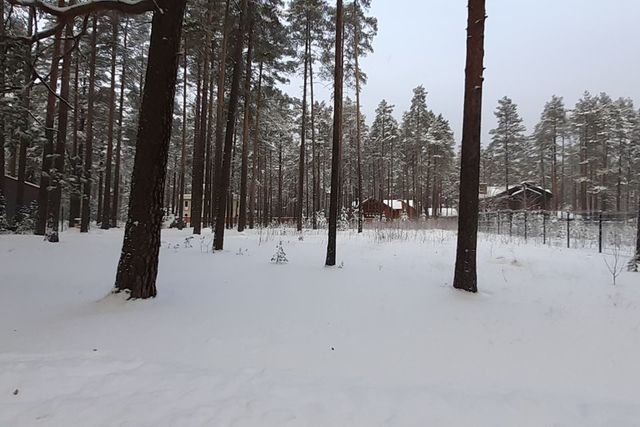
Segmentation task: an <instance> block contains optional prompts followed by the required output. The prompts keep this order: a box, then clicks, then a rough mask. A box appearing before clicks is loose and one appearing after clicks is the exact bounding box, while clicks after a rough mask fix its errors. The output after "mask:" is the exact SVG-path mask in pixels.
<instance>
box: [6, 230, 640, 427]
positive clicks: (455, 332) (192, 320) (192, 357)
mask: <svg viewBox="0 0 640 427" xmlns="http://www.w3.org/2000/svg"><path fill="white" fill-rule="evenodd" d="M277 233H280V231H278V232H276V231H269V232H266V231H265V232H262V233H259V232H257V231H256V232H248V233H246V234H238V233H236V232H230V233H229V234H228V237H227V240H226V245H227V250H226V251H224V252H223V253H216V254H211V253H206V251H204V250H203V249H206V246H208V240H209V236H210V234H208V233H207V234H206V236H207V237H206V239H207V241H206V242H204V243H205V244H204V245H201V242H200V240H199V239H194V240H193V241H192V242H191V246H192V247H185V246H188V245H185V238H186V237H187V236H189V232H188V230H184V231H176V230H170V231H166V232H164V234H163V249H162V252H161V262H160V275H159V278H158V297H157V298H156V299H155V300H150V301H138V302H125V301H124V300H123V299H122V298H121V297H119V296H114V295H108V294H109V290H110V288H111V286H112V284H113V278H114V275H115V267H116V263H117V260H118V256H119V250H120V245H121V241H122V232H121V231H118V230H115V231H109V232H101V231H95V232H93V233H92V234H90V235H88V236H81V235H80V234H79V233H76V232H73V231H72V232H66V233H64V234H63V235H62V242H61V243H60V244H58V245H52V244H48V243H44V242H42V241H41V239H40V238H38V237H32V236H0V325H1V327H0V426H2V427H5V426H7V427H14V426H19V427H22V426H64V427H68V426H82V427H86V426H136V427H137V426H149V427H157V426H321V427H326V426H331V427H333V426H458V425H460V426H463V425H464V426H469V425H473V426H536V427H537V426H637V425H639V423H640V393H638V391H639V390H640V275H638V274H635V275H633V274H631V273H623V274H622V276H621V277H619V278H618V284H617V286H615V287H614V286H613V284H612V278H611V274H610V273H609V272H608V270H607V267H606V266H605V263H604V262H603V259H602V256H601V255H598V254H597V253H594V252H593V251H590V250H589V251H582V250H566V249H559V248H548V247H541V246H537V245H530V246H527V245H515V246H513V247H509V246H507V245H505V244H504V243H502V242H500V241H499V239H497V238H491V237H487V238H486V239H485V240H484V241H483V242H482V245H481V248H480V251H479V260H480V266H479V269H480V272H479V273H480V288H481V291H482V292H481V293H479V294H477V295H470V294H466V293H463V292H459V291H455V290H454V289H452V288H451V286H450V283H451V278H452V277H451V276H452V271H453V260H454V249H455V239H454V235H453V234H451V233H449V232H444V231H420V232H407V233H399V232H397V231H396V232H392V231H389V232H388V234H385V235H383V234H382V233H381V232H375V231H369V232H367V233H365V234H364V235H362V236H357V235H356V234H353V233H351V232H349V233H343V234H342V235H341V237H340V239H339V246H338V250H339V253H338V258H339V261H338V262H339V263H340V262H343V264H342V265H341V267H340V268H338V267H336V268H334V269H326V268H324V267H323V264H324V256H325V247H326V237H325V235H324V232H322V233H321V234H315V233H312V232H307V233H306V234H305V237H304V240H302V241H301V240H299V239H298V237H297V235H296V234H295V233H294V232H293V231H292V230H286V231H285V232H284V235H277ZM279 240H282V242H283V246H284V249H285V251H286V254H287V258H288V260H289V263H288V264H286V265H275V264H272V263H271V262H270V260H271V257H272V256H273V254H274V252H275V246H276V244H277V243H278V241H279ZM201 246H202V247H201Z"/></svg>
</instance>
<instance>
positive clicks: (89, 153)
mask: <svg viewBox="0 0 640 427" xmlns="http://www.w3.org/2000/svg"><path fill="white" fill-rule="evenodd" d="M97 23H98V18H97V16H95V15H94V17H93V23H92V27H93V32H92V34H91V59H90V60H89V95H88V106H87V132H86V139H85V146H84V176H83V181H84V182H83V195H82V216H81V221H80V232H81V233H86V232H88V231H89V223H90V221H91V186H92V184H93V182H92V178H91V173H92V170H91V169H92V167H93V117H94V115H95V111H94V109H95V97H96V95H95V94H96V51H97Z"/></svg>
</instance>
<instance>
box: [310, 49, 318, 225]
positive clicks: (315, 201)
mask: <svg viewBox="0 0 640 427" xmlns="http://www.w3.org/2000/svg"><path fill="white" fill-rule="evenodd" d="M309 95H310V96H311V108H310V110H311V123H310V124H311V167H312V168H313V178H312V179H313V186H312V187H313V188H312V193H313V197H312V198H313V214H312V218H313V223H312V227H313V229H314V230H317V229H318V212H319V211H320V159H319V157H318V147H317V146H316V114H315V110H316V109H315V100H314V91H313V55H312V52H311V45H309Z"/></svg>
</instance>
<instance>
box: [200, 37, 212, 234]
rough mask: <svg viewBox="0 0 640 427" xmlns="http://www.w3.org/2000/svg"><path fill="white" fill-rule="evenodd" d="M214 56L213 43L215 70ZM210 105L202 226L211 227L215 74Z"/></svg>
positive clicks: (210, 85) (210, 92) (210, 91)
mask: <svg viewBox="0 0 640 427" xmlns="http://www.w3.org/2000/svg"><path fill="white" fill-rule="evenodd" d="M213 56H214V48H213V42H211V65H210V68H211V70H213V68H214V65H213ZM209 79H210V83H209V105H208V106H207V110H208V111H207V126H206V133H207V135H206V141H207V143H206V149H205V168H204V209H203V215H202V226H203V227H209V226H210V225H211V223H212V222H213V212H212V210H211V206H212V202H211V200H212V198H213V194H212V193H213V191H212V189H211V186H212V184H213V147H212V145H213V144H212V142H213V141H212V139H213V95H214V92H215V90H214V84H213V74H212V75H211V76H210V77H209Z"/></svg>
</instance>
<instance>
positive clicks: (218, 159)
mask: <svg viewBox="0 0 640 427" xmlns="http://www.w3.org/2000/svg"><path fill="white" fill-rule="evenodd" d="M229 13H230V2H229V0H226V5H225V12H224V22H223V24H222V25H223V31H222V47H221V49H220V59H219V61H218V82H217V91H218V93H217V100H216V139H215V154H214V164H213V174H214V178H213V199H212V201H211V202H212V206H211V209H212V213H213V215H214V217H217V215H218V205H219V204H220V200H219V196H220V195H221V194H222V193H220V192H219V191H218V190H219V188H218V187H219V183H220V181H221V180H222V156H223V145H224V136H225V135H224V124H225V123H224V104H225V103H224V84H225V79H226V70H227V67H226V65H227V50H228V44H229V32H230V26H231V25H230V22H231V19H230V15H229ZM214 226H215V224H214Z"/></svg>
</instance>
